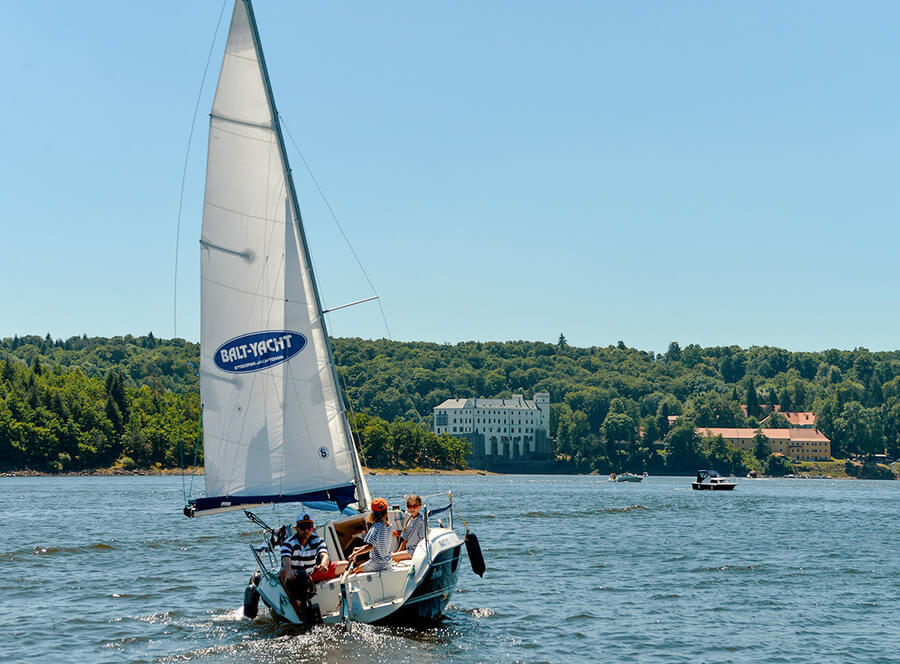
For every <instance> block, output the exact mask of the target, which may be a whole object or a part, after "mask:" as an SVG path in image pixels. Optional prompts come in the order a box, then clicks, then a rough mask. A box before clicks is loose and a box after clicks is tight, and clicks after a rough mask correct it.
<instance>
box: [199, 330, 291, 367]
mask: <svg viewBox="0 0 900 664" xmlns="http://www.w3.org/2000/svg"><path fill="white" fill-rule="evenodd" d="M305 347H306V337H304V336H303V335H302V334H300V333H299V332H288V331H287V330H282V331H280V332H275V331H272V330H269V331H265V332H251V333H249V334H242V335H241V336H239V337H235V338H234V339H230V340H228V341H226V342H225V343H224V344H222V345H221V346H219V347H218V348H217V349H216V353H215V355H214V356H213V357H214V360H215V363H216V366H217V367H219V368H220V369H221V370H222V371H227V372H228V373H247V372H250V371H260V370H262V369H268V368H269V367H274V366H276V365H278V364H281V363H282V362H287V361H288V360H289V359H291V358H292V357H294V355H296V354H297V353H299V352H300V351H301V350H303V349H304V348H305Z"/></svg>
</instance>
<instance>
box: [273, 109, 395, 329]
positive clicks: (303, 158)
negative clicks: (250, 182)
mask: <svg viewBox="0 0 900 664" xmlns="http://www.w3.org/2000/svg"><path fill="white" fill-rule="evenodd" d="M278 118H279V120H280V121H281V126H282V127H284V130H285V132H287V135H288V138H290V139H291V143H292V144H293V146H294V149H295V150H296V151H297V154H298V155H299V156H300V161H302V162H303V166H305V167H306V172H307V173H309V177H310V178H311V179H312V181H313V184H314V185H315V186H316V190H317V191H318V192H319V196H321V197H322V200H323V201H324V202H325V207H327V208H328V212H329V214H331V218H332V219H333V220H334V223H335V225H336V226H337V227H338V230H339V231H340V232H341V235H342V236H343V238H344V242H346V243H347V247H348V248H349V249H350V253H351V254H353V258H354V259H355V260H356V264H357V265H358V266H359V269H360V271H361V272H362V273H363V276H364V277H365V278H366V281H367V282H369V287H370V288H371V289H372V292H373V293H374V294H375V295H378V291H377V290H376V289H375V284H373V283H372V279H371V278H369V274H368V272H366V268H364V267H363V264H362V261H361V260H360V259H359V256H358V255H357V253H356V249H354V248H353V245H352V244H351V243H350V238H349V237H347V233H345V232H344V227H343V226H341V222H340V221H338V218H337V215H336V214H335V213H334V210H333V209H332V207H331V203H329V202H328V198H326V196H325V192H324V191H322V187H320V186H319V181H318V180H317V179H316V176H315V175H313V172H312V169H311V168H310V167H309V164H308V163H307V161H306V157H304V156H303V153H302V152H301V151H300V146H298V145H297V141H295V140H294V135H293V134H292V133H291V130H290V128H289V127H288V126H287V123H286V122H285V121H284V116H283V115H281V113H279V114H278ZM378 309H379V310H380V311H381V320H382V321H383V322H384V329H385V331H386V332H387V337H388V339H391V340H393V339H392V337H391V328H390V327H388V322H387V316H386V315H385V313H384V306H383V305H382V304H381V297H379V298H378Z"/></svg>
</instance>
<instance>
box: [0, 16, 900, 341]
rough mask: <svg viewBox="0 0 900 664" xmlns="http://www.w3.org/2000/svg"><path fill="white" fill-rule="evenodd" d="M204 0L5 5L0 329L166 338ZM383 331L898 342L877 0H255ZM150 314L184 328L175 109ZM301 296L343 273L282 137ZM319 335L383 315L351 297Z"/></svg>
mask: <svg viewBox="0 0 900 664" xmlns="http://www.w3.org/2000/svg"><path fill="white" fill-rule="evenodd" d="M221 7H222V4H221V2H220V1H219V0H216V1H208V2H201V1H199V0H198V1H196V2H186V3H169V4H167V5H160V4H158V3H156V4H154V3H121V2H87V3H62V2H53V3H50V2H41V1H35V2H28V3H7V4H6V5H5V6H4V20H3V22H2V25H0V38H2V43H3V44H4V50H5V57H4V67H3V88H4V94H3V95H0V118H2V122H0V127H2V129H0V132H2V133H0V140H2V145H3V155H4V158H3V159H2V160H0V200H2V202H3V205H2V208H0V224H2V230H3V236H4V239H5V242H4V251H3V260H2V261H0V283H2V288H0V311H2V312H3V314H2V325H0V336H12V335H13V334H19V335H22V334H29V333H32V334H41V335H44V334H46V333H47V332H49V333H50V334H51V335H53V336H54V337H55V338H58V337H68V336H71V335H75V334H82V333H86V334H88V335H104V336H112V335H117V334H128V333H131V334H145V333H146V332H147V331H151V330H152V331H153V333H154V334H156V335H157V336H164V337H169V336H172V334H173V331H175V328H174V321H173V270H174V257H175V245H176V223H177V214H178V200H179V192H180V186H181V177H182V169H183V165H184V159H185V152H186V149H187V142H188V136H189V132H190V126H191V122H192V118H193V111H194V105H195V103H196V99H197V95H198V90H199V89H200V80H201V76H202V74H203V69H204V66H205V63H206V57H207V53H208V51H209V48H210V44H211V42H212V37H213V33H214V32H215V28H216V21H217V18H218V16H219V11H220V9H221ZM255 9H256V14H257V21H258V24H259V29H260V33H261V35H262V40H263V46H264V49H265V53H266V58H267V61H268V64H269V71H270V75H271V78H272V83H273V87H274V90H275V95H276V99H277V102H278V106H279V110H280V112H281V114H282V116H283V118H284V121H285V123H286V126H287V127H288V129H289V130H290V132H291V134H292V135H293V137H294V138H295V139H296V141H297V144H298V145H299V147H300V149H301V151H302V154H303V157H304V158H305V159H306V161H307V162H308V163H309V165H310V167H311V169H312V172H313V174H314V175H315V177H316V179H317V180H318V182H319V184H320V185H321V187H322V189H323V190H324V192H325V194H326V196H327V200H328V202H329V203H330V204H331V207H332V208H333V209H334V211H335V213H336V214H337V217H338V219H339V220H340V223H341V224H342V226H343V228H344V230H345V232H346V234H347V235H348V236H349V238H350V240H351V242H352V244H353V247H354V249H355V250H356V253H357V254H358V255H359V257H360V259H361V261H362V264H363V266H364V268H365V270H366V272H367V273H368V275H369V276H370V277H371V280H372V282H373V283H374V285H375V287H376V289H377V292H378V294H379V295H380V296H381V304H382V307H383V309H384V312H385V314H386V318H387V323H388V326H389V330H390V336H391V337H392V338H394V339H398V340H426V341H435V342H457V341H462V340H482V341H489V340H499V341H503V340H508V339H526V340H543V341H550V342H555V341H556V339H557V337H558V336H559V334H560V332H562V333H564V334H565V335H566V337H567V338H568V340H569V342H570V343H572V344H574V345H578V346H590V345H601V346H602V345H607V344H614V343H616V342H617V341H618V340H620V339H621V340H624V341H625V343H627V344H628V345H629V346H634V347H638V348H642V349H645V350H654V351H664V350H665V349H666V347H667V346H668V343H669V342H670V341H672V340H678V341H679V342H680V343H681V344H682V346H684V345H686V344H689V343H699V344H702V345H720V344H721V345H727V344H739V345H741V346H745V347H746V346H750V345H774V346H780V347H784V348H789V349H791V350H820V349H824V348H830V347H837V348H853V347H857V346H865V347H867V348H870V349H872V350H885V349H897V348H900V342H898V334H897V333H898V330H900V295H898V292H900V291H898V274H900V270H898V267H897V254H898V247H900V230H898V221H900V187H898V183H900V161H898V159H900V157H898V155H900V120H898V108H900V85H898V82H897V81H898V78H897V74H896V67H897V62H898V61H900V42H898V40H897V39H896V26H897V25H900V4H897V3H893V2H870V3H864V4H861V5H850V4H847V3H833V2H790V3H784V2H752V3H750V2H745V3H721V2H699V1H697V2H680V3H672V2H643V3H623V2H599V1H597V2H574V1H564V2H558V3H544V2H522V1H516V2H512V1H505V2H489V3H484V2H461V3H414V2H408V3H407V2H396V3H388V4H383V3H364V2H345V3H332V2H274V1H272V2H265V1H263V0H260V1H259V2H257V3H256V5H255ZM230 14H231V4H230V1H229V3H228V5H227V7H226V9H225V16H224V17H223V22H222V27H221V29H220V32H219V35H218V39H217V41H216V43H215V46H214V55H213V60H212V63H211V71H210V75H209V77H208V79H207V82H206V86H205V88H204V90H203V93H202V99H201V102H200V110H199V112H198V117H197V125H196V129H195V133H194V138H193V144H192V148H191V152H190V161H189V166H188V170H187V179H186V189H185V197H184V205H183V214H182V232H181V237H180V270H179V279H178V289H179V296H178V301H177V312H178V314H177V315H178V318H177V333H178V335H179V336H184V337H186V338H188V339H192V340H196V339H198V338H199V297H198V293H199V265H198V257H199V252H198V243H197V240H198V238H199V232H200V230H199V229H200V213H201V204H202V195H203V173H204V159H205V150H206V139H207V117H206V116H207V113H208V111H209V107H210V104H211V99H212V94H213V88H214V85H215V80H216V76H217V72H218V63H219V59H220V57H221V52H222V49H223V47H224V36H225V32H226V30H227V24H228V19H229V17H230ZM289 158H290V160H291V162H292V165H293V167H294V173H295V175H296V181H297V187H298V191H299V195H300V203H301V208H302V210H303V214H304V218H305V225H306V229H307V234H308V238H309V242H310V249H311V253H312V255H313V260H314V262H315V266H316V270H317V273H318V276H319V281H320V284H321V289H322V294H323V298H324V301H325V305H326V306H336V305H339V304H342V303H345V302H349V301H353V300H356V299H360V298H363V297H367V296H368V295H370V294H371V289H370V287H369V285H368V283H367V281H366V278H365V277H364V275H363V274H362V272H361V271H360V269H359V267H358V266H357V265H356V262H355V260H354V259H353V256H352V254H351V252H350V251H349V250H348V248H347V246H346V244H345V243H344V240H343V238H342V236H341V233H340V231H339V230H338V229H337V227H336V226H335V224H334V222H333V221H332V219H331V217H330V215H329V213H328V210H327V207H326V206H325V205H324V203H323V200H322V198H321V197H320V195H319V193H318V192H317V190H316V188H315V186H314V184H313V183H312V181H311V180H310V178H309V176H308V175H307V173H306V169H305V167H304V165H303V162H302V161H301V159H300V157H299V155H298V153H297V152H296V151H295V150H294V148H293V146H292V145H290V140H289ZM329 329H330V331H331V333H332V334H334V335H336V336H361V337H365V338H375V337H383V336H386V335H387V333H388V332H387V330H386V328H385V324H384V321H383V320H382V318H381V315H380V310H379V307H378V306H377V305H374V304H371V303H370V304H364V305H360V306H358V307H354V308H352V309H348V310H343V311H340V312H335V313H333V314H331V315H330V317H329Z"/></svg>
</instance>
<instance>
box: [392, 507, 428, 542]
mask: <svg viewBox="0 0 900 664" xmlns="http://www.w3.org/2000/svg"><path fill="white" fill-rule="evenodd" d="M421 509H422V498H421V497H420V496H418V495H416V494H414V493H411V494H409V496H407V497H406V511H407V512H408V513H409V516H408V517H406V522H405V523H404V524H403V530H402V531H401V532H395V534H396V535H397V537H399V538H400V546H399V547H397V551H406V552H407V553H408V554H409V555H410V556H412V554H414V553H415V552H416V546H418V544H419V542H421V541H422V540H423V539H425V517H424V516H422V515H421V514H420V513H419V512H420V511H421Z"/></svg>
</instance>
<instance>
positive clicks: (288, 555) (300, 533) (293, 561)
mask: <svg viewBox="0 0 900 664" xmlns="http://www.w3.org/2000/svg"><path fill="white" fill-rule="evenodd" d="M314 527H315V524H314V523H313V520H312V517H311V516H310V515H309V514H301V515H299V516H298V517H297V532H296V533H295V534H294V535H292V536H291V537H289V538H288V539H286V540H285V541H284V543H283V544H282V545H281V571H280V572H279V573H278V578H279V579H281V583H282V584H284V589H285V590H286V591H287V593H288V595H289V596H290V597H291V599H292V600H293V601H294V602H296V603H298V604H299V608H300V609H301V610H302V612H298V614H297V615H298V617H299V618H300V619H301V620H303V621H304V622H307V621H306V617H305V616H304V615H303V613H306V611H307V610H308V606H307V605H308V603H309V601H308V598H309V595H310V594H312V593H314V592H315V587H314V586H313V584H312V582H311V581H310V577H311V576H312V574H313V572H314V571H315V570H317V569H321V570H327V569H328V566H329V563H330V562H331V561H330V559H329V558H328V549H327V547H326V546H325V540H323V539H322V538H321V537H317V536H316V535H315V534H314V532H313V530H314ZM294 608H295V610H296V609H297V608H298V606H297V604H295V606H294Z"/></svg>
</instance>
